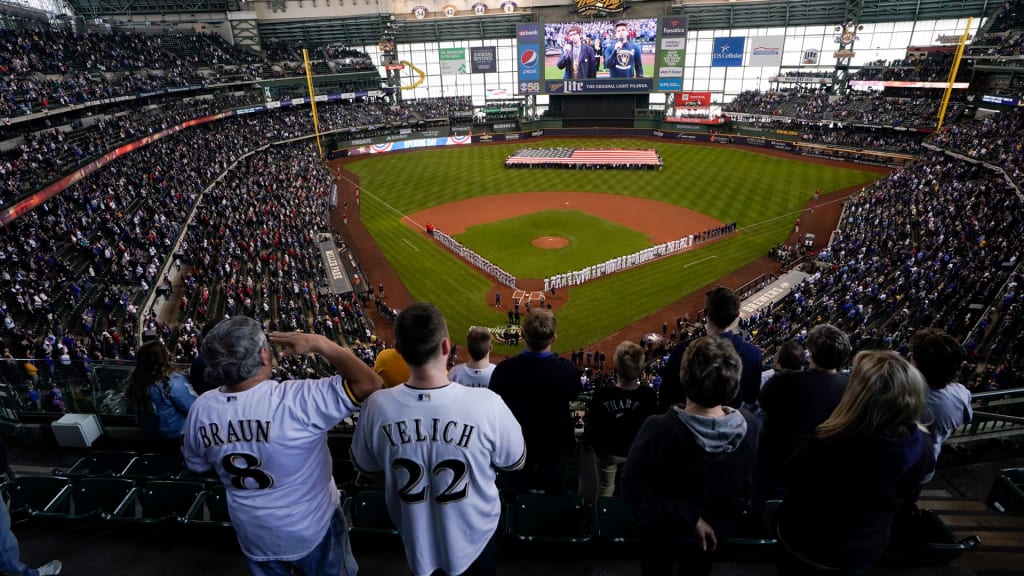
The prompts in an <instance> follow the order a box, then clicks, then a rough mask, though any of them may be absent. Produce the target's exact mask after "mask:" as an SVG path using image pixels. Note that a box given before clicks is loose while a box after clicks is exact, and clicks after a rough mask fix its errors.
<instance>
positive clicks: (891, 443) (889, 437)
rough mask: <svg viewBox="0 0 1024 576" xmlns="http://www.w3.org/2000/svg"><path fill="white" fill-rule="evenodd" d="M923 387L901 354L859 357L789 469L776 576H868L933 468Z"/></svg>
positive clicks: (780, 517)
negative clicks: (896, 520)
mask: <svg viewBox="0 0 1024 576" xmlns="http://www.w3.org/2000/svg"><path fill="white" fill-rule="evenodd" d="M925 389H926V385H925V381H924V377H923V376H922V375H921V373H920V372H918V370H917V369H916V368H914V367H913V366H911V365H910V363H909V362H907V361H906V360H905V359H903V358H902V357H901V356H900V355H898V354H896V353H895V352H888V351H865V352H861V353H859V354H857V356H856V358H855V359H854V364H853V373H852V374H851V375H850V380H849V383H848V384H847V387H846V391H845V393H844V394H843V397H842V400H840V402H839V405H838V406H837V407H836V409H835V410H834V411H833V412H832V415H831V416H830V417H829V418H828V419H827V420H825V422H823V423H822V424H821V425H819V426H818V428H817V430H816V433H815V436H814V438H812V439H811V440H810V441H809V442H808V443H807V444H806V445H805V446H804V448H803V449H802V450H801V451H800V452H799V453H798V454H797V455H796V457H795V458H794V459H793V461H792V464H791V465H790V466H789V467H788V470H787V476H786V497H785V500H784V502H783V505H782V508H781V509H780V511H779V526H778V532H779V536H780V538H781V539H782V541H783V542H784V543H785V547H784V548H785V553H783V554H781V555H780V558H779V565H778V570H779V572H778V573H779V574H786V575H788V574H804V573H814V572H816V571H821V570H824V569H829V571H830V572H831V573H833V574H862V573H863V572H865V571H866V570H867V569H868V568H870V567H871V565H872V564H874V563H875V562H876V561H877V560H878V558H879V557H880V556H881V555H882V552H883V550H884V549H885V545H886V544H887V543H888V541H889V536H890V533H891V530H892V521H893V517H894V516H895V515H896V512H897V511H898V510H899V509H900V507H901V506H903V505H904V503H906V502H913V501H914V500H915V499H916V498H917V494H918V493H919V491H920V487H921V480H922V479H923V478H924V477H925V475H926V474H928V473H929V472H930V471H931V470H932V469H933V468H934V466H935V456H934V453H933V451H932V449H931V440H930V438H929V435H928V432H927V431H926V430H925V429H924V428H923V427H922V426H921V425H920V423H919V420H920V418H921V412H922V410H923V409H924V406H925Z"/></svg>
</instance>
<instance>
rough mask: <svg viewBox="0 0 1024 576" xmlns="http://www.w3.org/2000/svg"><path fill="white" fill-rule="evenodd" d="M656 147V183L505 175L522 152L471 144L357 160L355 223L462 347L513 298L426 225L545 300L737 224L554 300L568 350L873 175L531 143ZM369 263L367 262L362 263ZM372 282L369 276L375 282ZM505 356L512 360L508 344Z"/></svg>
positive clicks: (757, 254)
mask: <svg viewBox="0 0 1024 576" xmlns="http://www.w3.org/2000/svg"><path fill="white" fill-rule="evenodd" d="M555 146H558V147H577V148H598V147H600V148H656V149H657V150H658V152H659V153H660V154H661V156H662V158H663V159H664V164H665V165H664V168H663V169H661V170H659V171H611V170H557V169H555V170H543V169H515V170H510V169H506V168H504V166H503V161H504V159H505V158H506V157H507V156H508V155H509V154H511V153H513V152H514V151H515V150H517V149H519V148H522V147H524V145H523V144H515V145H506V144H500V145H499V144H495V145H475V146H459V147H449V148H445V149H431V150H424V151H411V152H402V153H397V154H388V155H379V156H369V157H365V158H362V159H359V160H354V161H349V162H347V163H346V164H345V166H344V168H345V169H346V170H348V171H350V172H351V174H349V175H348V176H347V178H354V179H357V180H358V184H359V187H360V189H361V196H360V204H359V206H358V217H359V219H360V221H361V224H362V225H365V227H366V229H367V230H368V231H369V233H370V234H371V235H372V236H373V238H374V240H375V241H376V244H377V245H378V247H379V249H380V251H381V253H382V254H383V255H384V257H386V259H387V260H388V263H389V264H390V267H392V268H393V269H394V270H395V272H397V275H398V278H399V279H400V281H401V283H402V284H404V285H405V287H406V288H407V289H408V291H409V293H410V294H411V296H412V298H413V299H415V300H425V301H430V302H433V303H435V304H437V305H438V306H439V307H440V308H441V309H442V311H443V312H444V314H445V317H446V318H447V320H448V323H449V328H450V330H451V332H452V334H453V335H455V340H456V341H457V342H458V341H461V338H460V337H459V336H458V335H461V334H464V333H465V331H466V330H467V329H468V328H469V327H470V326H473V325H483V326H498V325H501V324H503V323H504V322H505V321H506V313H507V309H508V306H509V305H510V304H511V296H512V291H511V290H510V289H507V288H504V287H500V286H498V288H499V291H500V292H502V293H503V298H504V299H503V301H502V307H501V308H496V307H495V306H494V301H493V297H492V295H493V293H494V291H495V287H496V285H497V283H496V282H495V280H494V279H493V278H491V277H489V276H486V275H484V274H483V273H482V272H480V271H479V270H478V269H476V268H474V267H472V266H470V265H468V264H467V263H465V262H464V261H463V260H461V259H460V258H458V257H456V256H455V255H454V254H452V253H451V252H450V251H448V250H447V249H445V248H444V247H443V246H441V245H440V244H439V243H437V242H436V241H434V240H433V239H432V238H430V237H429V236H428V235H427V234H426V233H425V227H426V225H427V224H431V225H433V226H436V227H438V228H440V229H441V230H444V231H445V232H446V233H448V234H450V235H451V236H453V237H454V238H455V239H456V240H458V241H459V242H461V243H462V244H463V245H465V246H467V247H468V248H470V249H472V250H474V251H476V252H477V253H478V254H480V255H481V256H483V257H485V258H487V259H488V260H490V261H491V262H492V263H494V264H496V265H498V266H500V267H501V268H503V269H504V270H506V271H507V272H510V273H511V274H513V275H515V276H516V277H517V284H518V285H519V286H520V287H522V288H526V289H527V290H539V289H540V288H541V287H542V285H543V281H542V279H543V278H544V277H547V276H550V275H553V274H557V273H564V272H568V271H571V270H575V269H579V268H582V267H584V266H588V265H592V264H598V263H600V262H603V261H605V260H607V259H608V258H612V257H615V256H622V255H626V254H628V253H631V252H635V251H636V250H639V249H643V248H645V247H649V246H652V245H655V244H657V243H660V242H665V241H667V240H670V239H677V238H680V237H682V236H685V235H688V234H692V233H695V232H696V233H699V232H701V231H702V230H705V229H708V228H713V227H714V226H716V225H720V224H724V223H728V222H733V221H735V222H736V223H737V228H738V230H737V232H736V233H734V234H732V235H730V236H728V237H726V238H723V239H720V240H717V241H714V242H709V243H706V244H700V245H698V246H696V247H694V248H692V249H690V250H688V251H685V252H681V253H677V254H675V255H672V256H669V257H665V258H661V259H658V260H656V261H654V262H651V263H648V264H645V265H643V266H638V267H635V268H632V269H629V270H627V271H623V272H618V273H615V274H612V275H610V276H605V277H602V278H600V279H597V280H592V281H590V282H588V283H586V284H584V285H582V286H574V287H572V288H568V289H564V290H559V291H558V293H557V295H556V296H554V297H553V298H551V297H550V294H549V300H548V302H549V303H554V305H555V307H556V312H557V315H558V319H559V337H558V344H557V347H558V349H559V350H569V349H572V348H579V347H582V346H586V345H588V344H589V343H591V342H594V341H595V340H597V339H600V338H602V337H604V336H607V335H609V334H611V333H613V332H616V331H617V330H620V329H622V328H623V327H626V326H628V325H630V324H632V323H634V322H636V321H637V320H638V319H640V318H643V317H644V316H647V315H648V314H650V313H652V312H653V311H655V310H659V309H661V308H664V307H666V306H668V305H669V304H671V303H673V302H675V301H676V300H678V299H679V298H680V297H681V296H682V295H684V294H688V293H690V292H692V291H694V290H696V289H698V288H700V287H701V286H705V285H707V284H709V283H711V282H714V281H715V280H716V279H718V278H721V277H723V276H725V275H727V274H729V273H731V272H733V271H735V270H737V269H738V268H740V267H742V266H744V265H746V264H748V263H750V262H752V261H754V260H756V259H758V258H761V257H763V256H764V255H765V254H766V253H767V251H768V249H769V248H770V247H771V246H772V245H774V244H777V243H780V242H782V241H784V240H785V239H786V237H787V236H788V235H789V234H790V232H791V231H792V229H793V225H794V222H795V221H796V220H797V218H798V217H800V214H801V210H802V209H803V207H804V206H805V204H806V203H807V201H808V199H810V198H811V197H813V196H814V192H815V190H816V189H819V190H820V191H821V192H822V194H827V193H829V192H831V191H833V190H841V189H848V188H850V187H853V186H859V185H863V184H866V183H868V182H871V181H874V180H875V179H877V178H878V174H877V172H872V171H866V170H858V169H854V168H845V167H839V166H836V165H834V164H833V165H830V164H823V163H810V162H802V161H800V160H799V159H797V158H792V159H791V158H780V157H779V156H775V155H768V154H761V153H758V152H754V151H748V150H745V149H736V148H719V147H715V146H699V145H688V144H666V143H664V142H663V141H646V140H632V139H618V140H609V139H601V140H596V139H580V140H570V139H559V140H545V141H543V142H541V143H538V142H536V141H532V142H531V143H530V144H529V147H555ZM364 265H365V263H364ZM370 281H371V282H373V278H372V277H371V278H370ZM496 351H498V352H505V353H508V352H511V350H504V349H502V348H501V347H500V346H499V347H498V349H497V350H496Z"/></svg>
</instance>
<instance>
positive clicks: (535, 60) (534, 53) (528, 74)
mask: <svg viewBox="0 0 1024 576" xmlns="http://www.w3.org/2000/svg"><path fill="white" fill-rule="evenodd" d="M519 79H520V80H540V52H539V51H538V50H537V49H536V47H534V46H520V47H519Z"/></svg>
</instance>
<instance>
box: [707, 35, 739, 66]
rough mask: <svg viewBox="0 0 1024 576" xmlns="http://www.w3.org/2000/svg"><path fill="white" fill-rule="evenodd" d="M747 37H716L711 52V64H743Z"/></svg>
mask: <svg viewBox="0 0 1024 576" xmlns="http://www.w3.org/2000/svg"><path fill="white" fill-rule="evenodd" d="M745 40H746V37H744V36H733V37H730V38H715V43H714V48H713V50H712V52H711V66H712V67H716V68H720V67H724V66H743V45H744V41H745Z"/></svg>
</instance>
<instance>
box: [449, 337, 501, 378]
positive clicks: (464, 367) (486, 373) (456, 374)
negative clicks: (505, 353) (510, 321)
mask: <svg viewBox="0 0 1024 576" xmlns="http://www.w3.org/2000/svg"><path fill="white" fill-rule="evenodd" d="M466 349H467V350H469V358H470V360H469V362H466V363H464V364H459V365H458V366H454V367H452V369H451V371H450V372H449V373H448V379H449V380H451V381H452V382H458V383H459V384H462V385H464V386H472V387H474V388H487V387H488V386H489V385H490V383H491V374H493V373H494V364H491V332H490V331H489V330H487V328H481V327H479V326H474V327H473V328H471V329H470V330H469V334H467V335H466Z"/></svg>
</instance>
